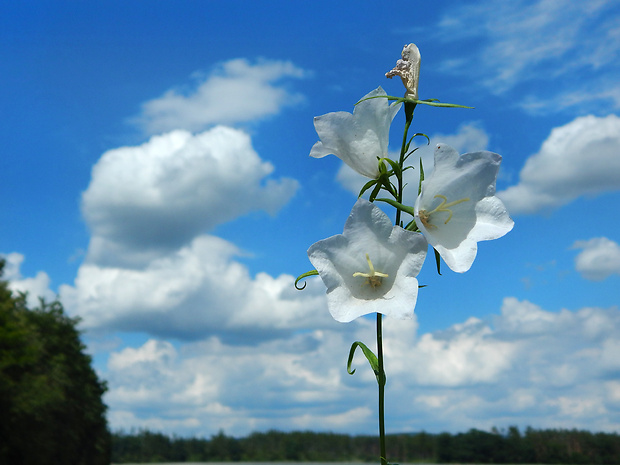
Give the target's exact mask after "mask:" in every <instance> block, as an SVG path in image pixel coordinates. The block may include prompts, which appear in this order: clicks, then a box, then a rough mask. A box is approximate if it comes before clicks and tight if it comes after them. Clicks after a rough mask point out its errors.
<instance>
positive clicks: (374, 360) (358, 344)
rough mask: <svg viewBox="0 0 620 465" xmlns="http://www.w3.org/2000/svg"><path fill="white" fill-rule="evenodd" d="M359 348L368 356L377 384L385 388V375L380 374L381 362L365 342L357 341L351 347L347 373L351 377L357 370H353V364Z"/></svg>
mask: <svg viewBox="0 0 620 465" xmlns="http://www.w3.org/2000/svg"><path fill="white" fill-rule="evenodd" d="M358 347H359V348H360V349H362V352H364V355H365V356H366V360H368V363H370V368H372V371H373V372H374V373H375V377H376V378H377V383H379V384H382V385H383V386H385V374H384V375H383V376H381V373H380V372H379V360H378V359H377V356H376V355H375V354H374V352H373V351H372V350H370V349H369V348H368V347H367V346H366V344H364V343H363V342H360V341H355V342H354V343H353V344H352V345H351V350H350V351H349V360H348V361H347V373H349V374H350V375H352V374H353V373H355V369H353V370H351V363H353V356H354V355H355V349H357V348H358Z"/></svg>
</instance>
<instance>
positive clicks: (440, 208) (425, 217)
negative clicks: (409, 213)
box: [418, 194, 469, 229]
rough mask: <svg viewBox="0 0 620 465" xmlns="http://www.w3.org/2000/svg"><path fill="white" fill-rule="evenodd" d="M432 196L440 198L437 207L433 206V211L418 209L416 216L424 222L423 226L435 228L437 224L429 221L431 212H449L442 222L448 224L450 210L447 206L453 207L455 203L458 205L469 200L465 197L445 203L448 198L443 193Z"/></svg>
mask: <svg viewBox="0 0 620 465" xmlns="http://www.w3.org/2000/svg"><path fill="white" fill-rule="evenodd" d="M433 198H435V199H441V203H440V204H439V205H437V207H435V209H434V210H433V211H430V212H427V211H426V210H420V211H419V212H418V217H419V218H420V221H422V224H424V226H426V227H427V228H429V229H433V228H437V226H435V225H434V224H431V223H430V218H431V215H432V214H433V213H437V212H448V213H449V215H448V219H447V220H446V221H445V222H444V224H448V222H449V221H450V220H451V219H452V210H450V208H449V207H453V206H455V205H458V204H459V203H463V202H467V201H468V200H469V197H466V198H464V199H459V200H455V201H454V202H450V203H447V202H448V198H447V197H446V196H445V195H441V194H438V195H436V196H435V197H433Z"/></svg>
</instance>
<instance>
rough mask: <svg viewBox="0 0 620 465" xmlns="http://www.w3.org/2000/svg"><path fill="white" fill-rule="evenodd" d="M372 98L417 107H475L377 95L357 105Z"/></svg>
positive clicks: (433, 99) (434, 100)
mask: <svg viewBox="0 0 620 465" xmlns="http://www.w3.org/2000/svg"><path fill="white" fill-rule="evenodd" d="M371 98H386V99H388V100H389V101H395V102H404V103H413V104H415V105H417V104H418V103H421V104H423V105H430V106H431V107H444V108H469V109H472V108H474V107H468V106H466V105H457V104H456V103H442V102H440V101H439V100H437V99H436V98H429V99H426V100H418V99H415V98H405V97H394V96H392V95H375V96H373V97H366V98H363V99H362V100H360V101H359V102H357V103H356V104H355V105H357V104H358V103H361V102H363V101H364V100H370V99H371Z"/></svg>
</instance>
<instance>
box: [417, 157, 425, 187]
mask: <svg viewBox="0 0 620 465" xmlns="http://www.w3.org/2000/svg"><path fill="white" fill-rule="evenodd" d="M422 181H424V167H423V166H422V157H420V182H419V183H418V195H420V193H421V192H422Z"/></svg>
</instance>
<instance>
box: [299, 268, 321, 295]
mask: <svg viewBox="0 0 620 465" xmlns="http://www.w3.org/2000/svg"><path fill="white" fill-rule="evenodd" d="M318 275H319V272H318V271H316V270H312V271H308V272H307V273H304V274H301V275H299V276H297V279H296V280H295V289H297V290H298V291H303V290H304V289H305V288H306V283H304V285H303V287H298V286H297V283H298V282H299V281H301V280H302V279H304V278H308V277H310V276H318Z"/></svg>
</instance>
